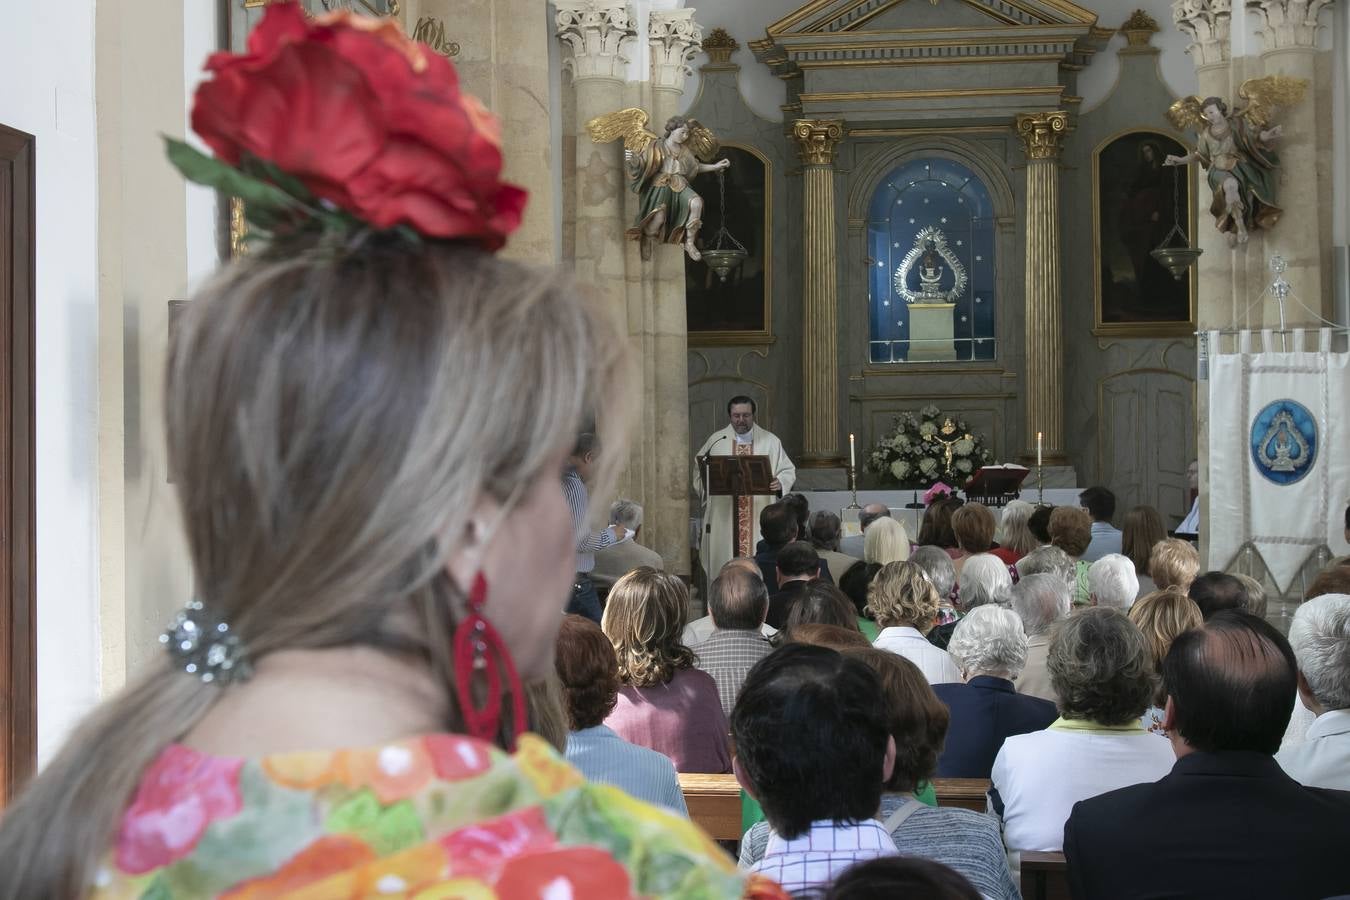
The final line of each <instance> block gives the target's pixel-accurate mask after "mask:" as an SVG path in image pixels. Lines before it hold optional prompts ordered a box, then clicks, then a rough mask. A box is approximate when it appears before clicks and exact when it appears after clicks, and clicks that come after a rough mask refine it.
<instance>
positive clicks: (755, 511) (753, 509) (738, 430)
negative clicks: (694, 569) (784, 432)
mask: <svg viewBox="0 0 1350 900" xmlns="http://www.w3.org/2000/svg"><path fill="white" fill-rule="evenodd" d="M727 416H728V417H729V418H730V419H731V424H729V425H728V426H727V427H726V428H723V429H722V430H721V431H717V432H714V433H713V434H712V436H711V437H709V438H708V439H707V440H706V441H704V442H703V446H702V447H700V448H699V449H698V453H697V454H695V456H694V491H695V493H697V494H698V497H699V500H700V501H701V503H702V505H703V533H702V545H701V547H700V548H699V555H700V558H701V559H702V560H703V568H704V570H705V571H706V572H707V573H708V579H709V580H710V581H711V580H712V579H713V578H715V577H716V576H717V573H718V572H720V571H721V569H722V565H723V564H724V563H726V561H727V560H729V559H731V558H733V557H737V556H754V555H755V546H756V545H757V544H758V543H759V514H760V511H761V510H763V509H764V507H766V506H768V505H769V504H770V503H772V502H774V500H775V499H776V498H777V497H781V496H782V495H784V494H786V493H787V492H788V491H790V490H792V483H793V482H794V481H796V480H797V467H796V466H794V465H793V464H792V460H790V459H788V455H787V454H786V453H785V452H783V443H782V441H780V440H778V438H777V436H775V435H774V434H773V433H772V432H769V431H765V430H764V429H763V428H760V427H759V426H758V425H756V424H755V401H754V400H753V399H751V398H750V397H744V396H739V397H732V398H731V400H730V401H728V403H727ZM705 456H767V457H768V458H769V467H770V468H771V469H772V470H773V481H772V482H771V483H770V485H769V487H770V488H772V489H773V491H774V492H775V494H776V496H762V497H738V498H736V501H737V502H738V503H739V504H740V506H739V509H737V510H733V509H732V505H731V504H732V498H731V497H710V496H708V494H707V492H706V490H705V489H704V484H703V458H704V457H705ZM733 513H736V515H733ZM733 522H738V523H739V524H740V528H739V531H738V533H736V534H733V531H735V530H736V529H735V528H734V526H733Z"/></svg>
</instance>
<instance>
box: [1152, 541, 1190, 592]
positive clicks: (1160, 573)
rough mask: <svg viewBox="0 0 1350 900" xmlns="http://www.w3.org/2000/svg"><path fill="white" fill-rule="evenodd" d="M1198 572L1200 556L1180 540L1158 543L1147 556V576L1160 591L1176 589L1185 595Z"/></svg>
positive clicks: (1187, 543)
mask: <svg viewBox="0 0 1350 900" xmlns="http://www.w3.org/2000/svg"><path fill="white" fill-rule="evenodd" d="M1199 571H1200V554H1199V553H1197V552H1196V550H1195V547H1194V545H1192V544H1191V543H1190V542H1189V541H1183V540H1182V539H1181V538H1167V539H1166V540H1162V541H1158V543H1156V544H1154V545H1153V550H1152V551H1151V552H1150V553H1149V555H1148V574H1149V577H1151V578H1152V579H1153V583H1154V585H1156V586H1157V588H1158V590H1160V591H1165V590H1167V589H1168V588H1176V589H1177V590H1179V591H1181V593H1183V594H1184V593H1186V592H1187V591H1188V590H1190V587H1191V582H1192V581H1194V580H1195V576H1196V574H1197V573H1198V572H1199Z"/></svg>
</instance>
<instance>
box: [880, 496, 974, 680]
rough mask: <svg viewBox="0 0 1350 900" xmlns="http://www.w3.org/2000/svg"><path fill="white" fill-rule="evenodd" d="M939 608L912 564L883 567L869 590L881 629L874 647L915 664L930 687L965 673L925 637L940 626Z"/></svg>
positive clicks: (928, 584)
mask: <svg viewBox="0 0 1350 900" xmlns="http://www.w3.org/2000/svg"><path fill="white" fill-rule="evenodd" d="M872 527H874V528H875V527H876V525H875V523H874V524H873V526H872ZM938 606H939V598H938V594H937V590H935V589H934V587H933V583H932V582H931V581H929V580H928V576H927V575H925V574H924V571H923V569H921V568H919V567H918V566H917V565H915V564H914V563H912V562H894V563H889V564H888V565H884V566H882V567H881V571H879V572H877V574H876V577H875V578H873V579H872V583H871V584H870V585H868V588H867V614H868V615H869V616H871V617H872V619H873V620H874V621H875V622H876V623H877V624H878V625H880V626H881V634H879V635H878V636H877V639H876V640H875V641H873V642H872V643H873V646H875V647H876V648H877V649H879V650H888V651H890V652H891V653H897V654H899V655H900V656H903V657H904V658H905V659H908V660H909V661H910V662H912V663H914V665H916V666H918V667H919V671H921V672H923V674H924V677H925V678H927V679H928V683H929V684H942V683H945V682H949V681H960V680H961V670H960V669H958V668H957V667H956V663H954V662H952V658H951V656H949V655H948V654H947V651H946V650H943V649H941V648H939V647H935V646H933V645H932V644H930V643H929V642H928V638H927V637H925V635H927V634H928V632H929V631H931V630H932V628H933V626H934V624H936V622H937V614H938Z"/></svg>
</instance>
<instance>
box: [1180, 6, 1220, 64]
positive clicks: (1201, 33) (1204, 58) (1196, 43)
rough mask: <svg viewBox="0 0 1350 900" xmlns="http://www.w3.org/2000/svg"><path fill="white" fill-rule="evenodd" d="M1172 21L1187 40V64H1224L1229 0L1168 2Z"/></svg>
mask: <svg viewBox="0 0 1350 900" xmlns="http://www.w3.org/2000/svg"><path fill="white" fill-rule="evenodd" d="M1172 21H1173V22H1175V23H1176V26H1177V28H1178V29H1180V30H1181V32H1182V33H1183V34H1185V35H1186V36H1187V37H1189V38H1190V39H1191V42H1190V43H1189V44H1187V45H1186V52H1187V53H1189V54H1190V55H1191V62H1193V63H1195V64H1196V65H1197V66H1213V65H1219V64H1221V63H1225V62H1227V61H1228V34H1229V29H1230V27H1231V26H1232V24H1233V6H1232V2H1231V0H1172Z"/></svg>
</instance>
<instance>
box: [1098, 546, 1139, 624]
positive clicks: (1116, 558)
mask: <svg viewBox="0 0 1350 900" xmlns="http://www.w3.org/2000/svg"><path fill="white" fill-rule="evenodd" d="M1087 577H1088V598H1089V600H1090V601H1091V603H1092V605H1093V606H1109V607H1110V608H1112V609H1118V610H1120V611H1121V612H1129V609H1130V607H1131V606H1133V605H1134V599H1135V597H1137V596H1139V576H1138V575H1136V574H1135V571H1134V563H1132V562H1130V558H1129V557H1128V556H1124V555H1122V554H1120V553H1108V554H1106V555H1105V556H1103V557H1102V558H1101V559H1099V560H1097V561H1096V562H1094V563H1093V564H1092V565H1090V566H1088V576H1087Z"/></svg>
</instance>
